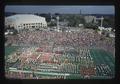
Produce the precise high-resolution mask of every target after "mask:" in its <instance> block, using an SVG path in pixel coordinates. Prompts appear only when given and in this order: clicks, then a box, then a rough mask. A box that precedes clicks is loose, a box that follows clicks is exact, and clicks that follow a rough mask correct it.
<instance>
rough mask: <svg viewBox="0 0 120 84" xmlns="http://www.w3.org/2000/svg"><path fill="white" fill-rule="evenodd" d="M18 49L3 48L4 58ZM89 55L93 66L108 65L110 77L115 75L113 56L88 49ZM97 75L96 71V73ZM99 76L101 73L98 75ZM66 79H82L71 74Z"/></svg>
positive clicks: (98, 50) (16, 47)
mask: <svg viewBox="0 0 120 84" xmlns="http://www.w3.org/2000/svg"><path fill="white" fill-rule="evenodd" d="M18 48H19V46H10V47H5V56H8V55H10V54H11V53H13V52H15V51H16V50H17V49H18ZM90 53H91V56H92V57H93V60H94V64H95V65H101V64H105V65H108V66H109V67H110V69H111V72H112V74H113V75H112V77H114V73H115V58H114V56H113V55H112V54H111V53H109V52H106V51H104V50H101V49H90ZM97 73H98V71H97ZM98 74H99V75H100V74H102V73H98ZM99 75H98V76H96V77H93V79H107V78H109V77H107V76H106V77H105V76H99ZM67 79H82V77H81V76H80V75H78V74H76V75H75V74H73V75H72V74H71V75H70V76H69V77H67Z"/></svg>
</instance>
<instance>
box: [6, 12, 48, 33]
mask: <svg viewBox="0 0 120 84" xmlns="http://www.w3.org/2000/svg"><path fill="white" fill-rule="evenodd" d="M5 26H6V27H14V28H15V29H17V30H18V31H19V30H21V29H30V30H31V29H39V28H45V27H47V22H46V20H45V18H44V17H40V16H37V15H32V14H17V15H12V16H9V17H6V18H5Z"/></svg>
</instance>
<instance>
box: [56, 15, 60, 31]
mask: <svg viewBox="0 0 120 84" xmlns="http://www.w3.org/2000/svg"><path fill="white" fill-rule="evenodd" d="M56 19H57V30H58V32H59V16H57V17H56Z"/></svg>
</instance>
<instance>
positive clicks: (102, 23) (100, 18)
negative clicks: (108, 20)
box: [100, 16, 104, 27]
mask: <svg viewBox="0 0 120 84" xmlns="http://www.w3.org/2000/svg"><path fill="white" fill-rule="evenodd" d="M100 19H101V25H100V26H101V27H102V25H103V19H104V18H103V16H102V17H101V18H100Z"/></svg>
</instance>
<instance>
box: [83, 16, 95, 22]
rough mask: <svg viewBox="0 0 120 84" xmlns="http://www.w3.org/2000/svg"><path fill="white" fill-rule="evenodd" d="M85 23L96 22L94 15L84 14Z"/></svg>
mask: <svg viewBox="0 0 120 84" xmlns="http://www.w3.org/2000/svg"><path fill="white" fill-rule="evenodd" d="M84 19H85V22H86V23H91V22H93V23H96V17H95V16H85V17H84Z"/></svg>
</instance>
